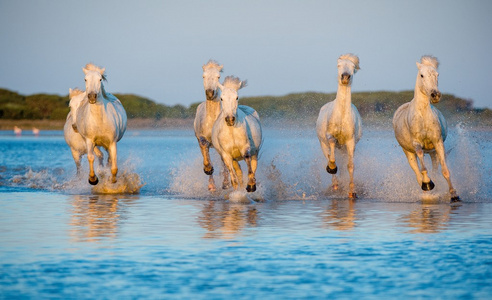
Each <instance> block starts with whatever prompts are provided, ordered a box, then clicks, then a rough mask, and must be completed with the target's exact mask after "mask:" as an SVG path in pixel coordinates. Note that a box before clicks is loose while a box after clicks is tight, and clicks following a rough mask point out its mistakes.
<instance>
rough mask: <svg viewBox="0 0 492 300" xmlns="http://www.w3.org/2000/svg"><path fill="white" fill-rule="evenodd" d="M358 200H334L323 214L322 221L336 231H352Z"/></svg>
mask: <svg viewBox="0 0 492 300" xmlns="http://www.w3.org/2000/svg"><path fill="white" fill-rule="evenodd" d="M355 202H356V200H352V199H349V200H333V201H332V202H331V204H330V206H329V207H328V208H327V209H326V210H325V211H324V212H323V213H322V219H323V221H324V223H325V224H326V225H327V226H328V227H332V228H333V229H336V230H351V229H353V228H354V226H355V220H356V216H355V209H354V205H355Z"/></svg>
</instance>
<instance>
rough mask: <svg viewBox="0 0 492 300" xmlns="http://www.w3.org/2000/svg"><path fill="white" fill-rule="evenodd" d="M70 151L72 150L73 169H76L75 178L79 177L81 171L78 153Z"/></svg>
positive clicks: (73, 150)
mask: <svg viewBox="0 0 492 300" xmlns="http://www.w3.org/2000/svg"><path fill="white" fill-rule="evenodd" d="M70 150H72V157H73V160H74V162H75V167H76V168H77V176H79V175H80V170H81V169H82V168H81V165H80V153H79V151H77V150H75V149H70Z"/></svg>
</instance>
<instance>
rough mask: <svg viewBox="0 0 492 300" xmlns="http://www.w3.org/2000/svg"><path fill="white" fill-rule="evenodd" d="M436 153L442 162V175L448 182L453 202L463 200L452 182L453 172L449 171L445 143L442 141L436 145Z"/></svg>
mask: <svg viewBox="0 0 492 300" xmlns="http://www.w3.org/2000/svg"><path fill="white" fill-rule="evenodd" d="M436 153H437V157H438V158H439V162H440V164H441V169H442V176H443V177H444V178H445V179H446V181H447V182H448V186H449V193H450V194H451V202H459V201H461V199H460V197H459V196H458V194H457V193H456V190H455V189H454V187H453V184H452V183H451V174H450V172H449V169H448V165H447V164H446V153H445V151H444V145H443V144H442V143H439V144H438V145H436Z"/></svg>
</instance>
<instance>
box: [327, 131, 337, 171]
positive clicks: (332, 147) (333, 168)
mask: <svg viewBox="0 0 492 300" xmlns="http://www.w3.org/2000/svg"><path fill="white" fill-rule="evenodd" d="M336 142H337V141H336V139H335V138H334V137H332V136H330V137H329V138H328V145H329V147H330V154H329V158H328V166H327V167H326V171H327V172H328V173H330V174H336V173H337V170H338V168H337V164H336V162H335V145H336Z"/></svg>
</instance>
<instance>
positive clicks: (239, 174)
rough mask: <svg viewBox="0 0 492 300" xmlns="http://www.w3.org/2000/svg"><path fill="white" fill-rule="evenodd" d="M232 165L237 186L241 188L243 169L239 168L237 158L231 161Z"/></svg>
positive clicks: (242, 184) (242, 185)
mask: <svg viewBox="0 0 492 300" xmlns="http://www.w3.org/2000/svg"><path fill="white" fill-rule="evenodd" d="M232 165H233V167H234V171H236V176H237V180H238V181H239V186H240V187H241V188H243V187H244V178H243V170H241V166H240V165H239V162H238V161H237V160H233V161H232Z"/></svg>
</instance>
